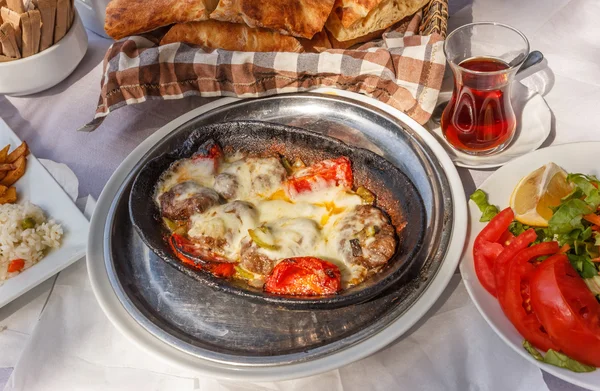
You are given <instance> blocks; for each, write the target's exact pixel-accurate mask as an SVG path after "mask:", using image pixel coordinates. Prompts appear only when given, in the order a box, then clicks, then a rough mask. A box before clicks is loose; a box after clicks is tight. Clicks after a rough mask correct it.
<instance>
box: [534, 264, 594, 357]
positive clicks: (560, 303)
mask: <svg viewBox="0 0 600 391" xmlns="http://www.w3.org/2000/svg"><path fill="white" fill-rule="evenodd" d="M529 289H530V293H531V306H532V308H533V311H534V312H535V314H536V315H537V318H538V319H539V320H540V322H541V324H542V325H544V329H545V330H546V331H547V332H548V334H549V335H550V338H551V339H552V341H553V342H554V343H556V345H558V347H559V348H560V350H561V351H562V352H563V353H565V354H566V355H568V356H569V357H571V358H573V359H575V360H577V361H580V362H582V363H584V364H588V365H593V366H596V367H600V303H598V301H597V300H596V298H595V297H594V295H593V294H592V292H590V290H589V289H588V287H587V285H586V284H585V282H584V281H583V279H582V278H581V277H580V276H579V274H578V273H577V271H575V269H574V268H573V266H571V264H570V262H569V260H568V258H567V257H566V256H565V255H564V254H558V255H555V256H553V257H550V258H548V259H547V260H545V261H544V262H542V264H541V265H540V266H539V267H538V268H537V269H536V270H535V272H534V273H533V275H532V277H531V280H530V287H529Z"/></svg>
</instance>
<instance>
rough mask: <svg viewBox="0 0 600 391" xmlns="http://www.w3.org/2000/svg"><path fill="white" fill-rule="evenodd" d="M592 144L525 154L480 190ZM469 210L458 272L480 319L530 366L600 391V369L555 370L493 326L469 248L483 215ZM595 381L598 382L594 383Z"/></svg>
mask: <svg viewBox="0 0 600 391" xmlns="http://www.w3.org/2000/svg"><path fill="white" fill-rule="evenodd" d="M590 145H592V146H594V145H595V150H596V151H597V150H598V148H600V141H584V142H574V143H567V144H561V145H553V146H550V147H546V148H542V149H539V150H536V151H533V152H530V153H528V154H526V155H523V156H520V157H518V158H516V159H513V160H511V161H510V162H509V163H507V164H506V165H504V166H502V167H501V168H500V169H498V170H497V171H496V172H494V173H493V174H492V175H490V176H489V177H488V178H487V179H486V180H485V181H484V182H483V183H482V184H481V185H480V186H479V187H478V189H482V190H484V191H485V189H486V187H487V186H488V184H489V183H491V182H494V181H498V182H502V178H503V177H504V176H505V175H506V174H505V173H507V172H510V171H511V170H514V168H515V167H525V168H523V170H528V171H532V170H534V169H535V168H537V167H539V166H542V165H543V164H545V163H548V161H546V160H542V158H541V157H539V156H540V155H542V156H543V155H545V154H550V153H553V154H558V153H559V152H558V151H560V150H563V152H562V153H564V150H565V149H567V150H569V149H579V150H578V151H576V152H577V154H578V155H579V157H580V158H581V148H582V147H583V146H585V147H584V148H587V147H589V146H590ZM599 168H600V167H599ZM565 169H566V168H565ZM567 171H568V170H567ZM526 174H527V173H525V175H526ZM516 184H517V182H516V181H515V183H514V184H513V187H510V189H511V190H512V189H513V188H514V186H516ZM486 193H487V192H486ZM507 204H508V197H507V201H506V205H499V207H500V209H502V208H504V207H506V206H507ZM468 211H469V228H468V233H467V239H466V242H465V243H466V245H465V249H464V252H463V256H462V259H461V262H460V267H459V269H460V274H461V276H462V280H463V283H464V284H465V287H466V289H467V292H468V293H469V296H470V297H471V300H472V301H473V303H474V304H475V307H476V308H477V310H478V311H479V313H480V314H481V316H483V318H484V319H485V321H486V322H487V323H488V325H489V326H490V327H491V328H492V329H493V330H494V332H495V333H496V334H497V335H498V336H499V337H500V339H502V341H504V343H506V344H507V345H508V346H510V347H511V348H512V349H513V350H514V351H516V352H517V353H518V354H519V355H520V356H521V357H523V358H525V359H526V360H527V361H529V362H530V363H532V364H534V365H536V366H537V367H538V368H540V369H541V370H543V371H545V372H548V373H550V374H552V375H554V376H556V377H558V378H560V379H562V380H564V381H566V382H569V383H572V384H574V385H577V386H580V387H584V388H587V389H590V390H597V391H600V381H599V380H600V369H597V370H596V371H595V372H591V373H579V374H578V373H575V372H571V371H568V370H566V369H562V368H558V367H555V366H553V365H548V364H544V363H541V362H539V361H537V360H535V359H534V358H533V357H532V356H531V355H530V354H529V353H527V352H526V351H525V349H523V347H522V346H521V345H520V344H519V345H517V344H515V343H513V341H511V340H510V339H509V337H508V336H507V335H506V334H505V333H504V332H503V331H502V330H501V329H500V327H499V326H498V325H496V323H494V321H493V320H492V319H491V313H490V312H489V311H486V310H485V308H484V307H483V305H484V304H483V302H482V300H483V297H482V296H481V294H479V293H478V290H479V291H480V290H481V289H482V288H481V287H480V283H479V280H478V279H477V276H476V275H475V271H474V268H473V258H472V256H471V255H470V254H471V251H470V249H471V248H472V246H473V242H474V240H475V237H476V236H477V234H478V233H479V232H480V230H476V229H473V228H474V227H475V226H477V225H479V224H481V225H482V226H483V223H479V215H480V212H479V209H477V207H476V206H475V205H474V204H473V203H472V202H468ZM475 284H477V287H476V286H475ZM480 288H481V289H480ZM484 294H487V295H490V294H489V293H487V291H485V293H484ZM490 296H491V295H490ZM496 311H502V310H501V308H500V305H499V304H498V308H497V310H496ZM496 313H497V312H496ZM592 376H593V377H594V378H595V379H594V378H592V379H591V380H592V381H587V379H590V377H592ZM594 380H595V383H594V382H593V381H594Z"/></svg>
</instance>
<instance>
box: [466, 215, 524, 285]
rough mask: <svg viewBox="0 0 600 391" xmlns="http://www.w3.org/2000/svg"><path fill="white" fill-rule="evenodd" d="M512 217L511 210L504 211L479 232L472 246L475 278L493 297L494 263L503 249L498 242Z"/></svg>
mask: <svg viewBox="0 0 600 391" xmlns="http://www.w3.org/2000/svg"><path fill="white" fill-rule="evenodd" d="M514 217H515V214H514V212H513V211H512V209H511V208H506V209H504V210H503V211H501V212H500V213H498V214H497V215H496V216H495V217H494V218H493V219H492V220H491V221H490V222H489V223H488V224H487V225H486V226H485V227H484V228H483V229H482V230H481V232H480V233H479V235H477V237H476V238H475V243H474V244H473V260H474V262H475V273H476V274H477V278H479V282H481V285H483V287H484V288H485V289H486V290H487V291H488V292H490V293H491V294H492V295H494V296H496V281H495V278H494V261H495V258H496V257H497V256H498V255H499V254H500V252H501V251H502V248H501V247H503V246H502V244H500V243H498V241H499V240H500V238H501V237H502V235H503V234H504V232H506V230H507V229H508V226H509V225H510V223H511V222H512V221H513V219H514Z"/></svg>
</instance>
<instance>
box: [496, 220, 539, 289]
mask: <svg viewBox="0 0 600 391" xmlns="http://www.w3.org/2000/svg"><path fill="white" fill-rule="evenodd" d="M536 238H537V234H536V233H535V230H534V229H533V228H531V229H528V230H527V231H525V232H523V233H522V234H521V235H519V236H517V237H516V238H515V239H514V240H513V241H512V242H511V243H510V244H509V245H508V246H506V247H505V248H504V249H503V251H502V252H501V253H500V255H498V256H497V257H496V260H495V262H494V278H495V282H496V293H497V294H498V295H499V294H500V292H503V291H504V286H505V285H506V276H507V275H508V266H509V265H510V261H511V260H512V259H513V258H514V257H515V255H517V253H518V252H519V251H521V250H523V249H525V248H527V247H528V246H529V245H530V244H531V243H533V242H534V241H535V239H536Z"/></svg>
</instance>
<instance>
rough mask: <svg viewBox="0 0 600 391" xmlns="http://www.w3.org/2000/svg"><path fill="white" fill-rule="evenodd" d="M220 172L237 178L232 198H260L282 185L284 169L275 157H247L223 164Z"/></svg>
mask: <svg viewBox="0 0 600 391" xmlns="http://www.w3.org/2000/svg"><path fill="white" fill-rule="evenodd" d="M221 173H226V174H231V175H233V176H234V177H235V178H236V180H237V191H236V194H235V197H234V199H237V200H248V201H252V200H260V199H264V198H268V197H269V196H271V194H273V193H275V192H276V191H278V190H279V189H281V188H282V186H283V179H284V178H285V169H284V168H283V166H282V165H281V163H280V162H279V159H276V158H255V157H248V158H245V159H240V160H236V161H234V162H232V163H226V164H224V165H223V168H222V170H221Z"/></svg>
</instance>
